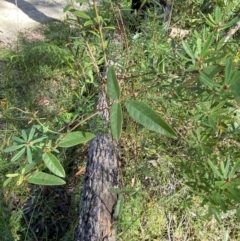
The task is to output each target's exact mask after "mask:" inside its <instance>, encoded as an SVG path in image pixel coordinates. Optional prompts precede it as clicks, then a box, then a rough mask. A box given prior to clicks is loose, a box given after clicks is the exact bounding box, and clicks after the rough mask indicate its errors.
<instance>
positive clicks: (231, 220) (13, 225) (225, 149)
mask: <svg viewBox="0 0 240 241" xmlns="http://www.w3.org/2000/svg"><path fill="white" fill-rule="evenodd" d="M202 2H203V1H195V2H193V1H181V0H179V1H175V3H174V9H173V15H172V17H173V22H172V23H173V25H175V24H177V25H178V26H179V25H180V26H184V27H187V28H189V29H190V30H191V31H190V32H191V35H189V36H187V37H185V39H184V40H181V39H171V41H168V37H166V35H165V30H164V29H163V28H162V26H160V25H159V19H160V17H159V16H157V15H156V12H154V11H153V12H150V11H149V15H148V16H147V17H146V19H144V20H141V30H142V32H141V33H139V34H136V35H134V36H132V33H130V34H129V30H128V29H127V26H126V24H123V22H121V21H122V19H123V21H126V22H129V21H132V22H134V21H135V22H136V20H134V19H133V17H132V16H130V9H129V3H127V2H126V1H125V2H124V3H123V8H122V11H120V10H119V7H118V6H116V5H115V4H114V3H111V2H109V1H106V2H104V3H103V5H99V6H97V5H96V4H94V5H93V7H92V8H91V9H88V10H87V11H82V10H79V9H78V8H75V7H74V6H71V5H68V6H66V8H65V9H64V10H65V11H66V12H69V13H70V14H69V15H68V16H67V19H66V21H65V24H64V25H61V26H56V25H55V26H54V29H55V31H54V30H51V31H50V33H48V35H49V36H50V38H49V39H48V40H47V41H42V42H41V41H39V42H35V43H31V44H30V43H29V42H27V44H25V46H24V45H23V46H21V48H19V49H18V50H17V51H11V52H10V53H9V54H8V56H7V57H6V62H7V64H6V68H5V69H4V71H3V73H4V74H1V75H0V108H1V113H0V117H1V118H3V120H4V124H3V123H2V121H1V120H0V125H1V130H3V131H2V132H1V133H2V134H1V136H0V138H1V141H2V146H4V147H5V146H8V147H7V148H6V149H5V150H4V152H3V153H2V155H3V158H4V161H3V162H4V163H0V164H1V165H0V167H1V169H0V171H1V174H2V176H4V177H5V176H7V180H5V178H3V179H4V180H5V182H4V183H3V181H4V180H3V181H2V183H3V186H4V187H5V189H4V190H6V191H5V194H6V193H7V195H11V193H12V192H16V190H22V192H23V190H25V187H26V186H27V182H28V183H32V184H37V185H54V186H55V185H63V184H65V179H66V181H68V179H67V177H69V179H71V178H72V177H71V176H69V173H68V169H69V165H68V164H69V163H66V162H67V161H66V158H64V157H65V156H68V158H72V159H74V161H75V159H78V158H75V156H72V155H73V153H72V150H73V149H72V148H71V147H72V146H75V145H78V144H81V143H85V142H87V141H89V140H90V139H91V138H93V137H94V135H93V134H92V133H91V132H89V129H90V128H89V126H91V128H94V131H96V129H95V127H96V128H98V129H100V130H97V131H99V133H105V132H106V130H105V129H104V128H103V127H102V126H104V125H102V122H101V120H99V118H97V121H96V122H95V125H91V123H90V125H89V124H88V123H87V122H88V121H89V119H91V118H92V117H93V116H95V115H97V113H94V114H93V108H94V105H95V95H96V93H97V91H99V86H100V85H101V86H100V87H101V88H102V87H103V88H102V89H104V90H106V92H107V96H108V98H109V100H108V101H109V104H110V109H109V112H110V126H111V132H112V136H113V138H114V139H116V140H117V141H118V140H120V139H121V147H122V154H123V155H122V165H121V168H122V173H123V177H122V178H123V181H124V183H123V188H121V189H114V190H111V192H114V193H117V194H118V197H119V198H118V202H117V204H116V207H115V212H114V216H115V217H117V218H118V220H119V221H118V222H117V225H118V227H117V229H118V231H119V232H118V235H119V239H122V240H130V241H133V240H155V239H156V240H159V239H161V240H169V239H174V240H219V239H223V240H239V230H238V227H237V225H236V217H237V216H239V213H240V210H239V202H240V199H239V191H240V190H239V186H240V185H239V167H240V164H239V163H240V160H239V156H240V153H239V141H240V139H239V134H240V128H239V126H240V111H239V104H240V98H239V96H240V89H239V86H240V83H239V75H240V73H239V66H240V55H239V49H238V48H239V46H238V42H239V41H238V37H236V38H234V37H233V38H232V39H231V41H229V42H227V43H225V42H224V41H225V36H226V32H228V30H229V28H230V27H232V26H233V24H234V23H235V22H236V21H237V19H236V16H238V14H237V13H238V11H239V2H238V1H235V0H231V1H204V3H202ZM82 3H85V1H81V4H82ZM202 4H203V5H204V4H205V6H203V7H204V8H205V9H204V8H203V9H202V11H203V12H204V14H206V15H203V14H202V13H201V12H200V11H199V7H200V6H201V5H202ZM186 6H187V7H186ZM179 12H181V14H179ZM136 24H137V23H136ZM56 29H57V30H56ZM116 29H117V31H116V32H117V33H118V34H120V38H119V39H118V40H117V41H118V43H117V44H116V43H114V41H112V36H113V35H114V36H115V33H116V32H115V30H116ZM119 40H120V41H119ZM4 56H6V55H5V54H4ZM39 60H41V61H39ZM0 64H1V63H0ZM105 67H106V68H105ZM0 68H1V65H0ZM105 71H107V73H105ZM105 77H107V81H106V83H105ZM140 100H141V101H140ZM150 106H151V107H152V108H151V107H150ZM153 109H154V110H153ZM94 121H95V120H94ZM136 122H137V123H136ZM5 123H6V126H5ZM96 123H97V125H96ZM99 123H100V124H99ZM167 123H169V124H170V125H171V127H170V126H169V125H168V124H167ZM98 124H99V125H98ZM139 124H140V125H139ZM78 126H80V127H81V130H84V131H79V130H78V131H74V130H75V129H76V128H77V127H78ZM142 126H144V127H147V128H148V129H150V130H153V132H149V131H147V130H146V129H145V128H142ZM19 130H21V131H19ZM155 132H156V133H155ZM159 133H160V134H161V137H159ZM176 136H177V137H178V138H175V137H176ZM168 137H173V138H168ZM10 139H12V143H13V144H12V146H11V144H10V141H9V140H10ZM81 146H82V145H81ZM65 148H68V149H67V150H66V149H65ZM83 149H84V148H83ZM78 151H79V150H78ZM77 155H78V157H79V156H81V157H85V149H84V150H81V153H80V155H79V152H78V154H77ZM9 160H11V162H10V161H9ZM81 165H82V166H84V164H83V163H81ZM71 166H73V165H71ZM74 166H76V165H74ZM75 171H76V170H75V169H74V172H75ZM6 173H7V174H6ZM71 175H72V176H73V175H74V174H71ZM63 179H64V180H63ZM71 184H72V183H70V185H71ZM68 185H69V184H68V182H66V188H67V186H68ZM77 186H79V184H78V182H77ZM58 188H59V187H58ZM27 195H29V193H28V194H27ZM30 195H31V194H30ZM19 196H24V195H22V194H21V191H20V195H19ZM5 198H6V197H5ZM23 201H24V200H23ZM75 202H76V203H77V204H76V205H75V206H76V207H77V206H78V202H79V193H78V194H76V201H75ZM3 205H4V204H2V203H1V206H3ZM36 205H37V204H36ZM41 205H42V204H41ZM41 205H40V206H41ZM47 205H48V204H47ZM176 207H178V208H177V209H176ZM47 209H49V210H50V211H51V213H54V212H55V210H51V205H50V204H49V205H48V207H47ZM1 210H2V209H1V208H0V211H1ZM3 213H4V212H3ZM0 214H1V213H0ZM5 214H6V212H5ZM74 215H75V214H74ZM212 215H213V216H214V217H215V218H216V219H217V221H218V223H216V222H214V220H211V216H212ZM10 217H11V215H10V216H9V217H8V220H9V223H10V225H9V224H8V220H7V221H5V222H4V221H1V220H3V219H1V216H0V227H2V226H3V227H4V228H5V227H6V233H8V229H9V228H10V230H11V234H12V236H13V237H14V239H15V240H17V239H19V240H21V237H20V234H19V233H20V232H21V231H24V229H23V228H22V227H21V225H22V224H21V222H20V220H21V218H22V213H21V212H15V211H14V212H12V218H10ZM34 218H35V217H33V219H34ZM51 218H52V217H51ZM206 218H207V220H206ZM209 220H210V221H209ZM1 225H2V226H1ZM73 226H74V225H73ZM74 229H75V227H73V228H72V230H71V232H72V233H74ZM34 230H35V229H34ZM0 232H2V230H1V231H0ZM28 232H29V231H28ZM46 232H47V228H46ZM69 233H70V232H69ZM69 233H68V232H67V233H66V236H65V237H63V238H62V239H59V237H57V235H56V237H54V238H55V239H56V240H72V237H71V234H69ZM1 234H2V233H1ZM3 236H4V235H3ZM10 236H11V235H10V234H9V237H10ZM26 236H28V235H27V234H26ZM4 237H5V236H4ZM42 238H43V237H41V239H42ZM54 238H53V239H51V240H54ZM10 239H11V237H10ZM26 239H27V238H26Z"/></svg>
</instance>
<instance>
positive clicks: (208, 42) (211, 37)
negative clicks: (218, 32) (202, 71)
mask: <svg viewBox="0 0 240 241" xmlns="http://www.w3.org/2000/svg"><path fill="white" fill-rule="evenodd" d="M213 41H214V35H213V33H209V35H208V37H207V40H206V41H205V42H204V44H203V50H202V55H203V56H204V54H205V53H208V50H209V48H210V46H211V45H212V43H213Z"/></svg>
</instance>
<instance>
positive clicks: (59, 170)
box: [42, 152, 65, 177]
mask: <svg viewBox="0 0 240 241" xmlns="http://www.w3.org/2000/svg"><path fill="white" fill-rule="evenodd" d="M42 158H43V161H44V163H45V165H46V166H47V168H48V169H49V170H50V171H51V172H53V173H54V174H55V175H57V176H59V177H65V171H64V168H63V166H62V165H61V163H60V161H59V160H58V159H57V158H56V157H55V156H54V155H53V154H52V153H50V152H46V153H44V154H43V156H42Z"/></svg>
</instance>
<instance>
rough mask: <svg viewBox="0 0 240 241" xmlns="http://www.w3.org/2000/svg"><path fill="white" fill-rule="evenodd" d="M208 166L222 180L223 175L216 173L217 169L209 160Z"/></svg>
mask: <svg viewBox="0 0 240 241" xmlns="http://www.w3.org/2000/svg"><path fill="white" fill-rule="evenodd" d="M208 164H209V166H210V167H211V168H212V170H213V172H214V173H215V174H216V175H217V176H219V177H220V178H222V179H223V175H222V174H221V173H220V172H219V171H218V167H216V166H215V165H214V164H213V163H212V162H211V161H210V160H208Z"/></svg>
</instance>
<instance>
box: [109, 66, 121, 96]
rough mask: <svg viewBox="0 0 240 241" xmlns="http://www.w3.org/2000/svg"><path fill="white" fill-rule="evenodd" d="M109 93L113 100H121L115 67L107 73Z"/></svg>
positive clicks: (110, 68) (111, 67)
mask: <svg viewBox="0 0 240 241" xmlns="http://www.w3.org/2000/svg"><path fill="white" fill-rule="evenodd" d="M107 93H108V96H109V97H110V98H111V99H113V100H118V99H119V98H120V87H119V84H118V79H117V76H116V73H115V70H114V67H113V66H110V67H109V68H108V72H107Z"/></svg>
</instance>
